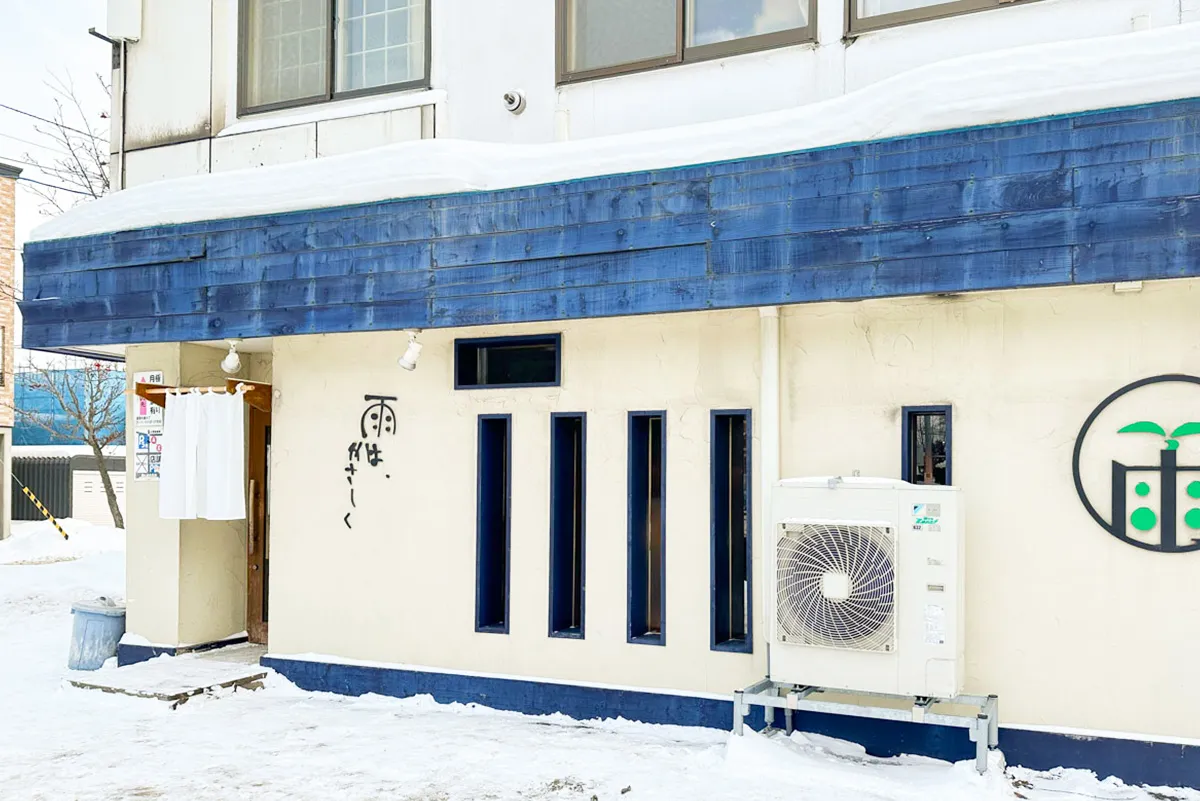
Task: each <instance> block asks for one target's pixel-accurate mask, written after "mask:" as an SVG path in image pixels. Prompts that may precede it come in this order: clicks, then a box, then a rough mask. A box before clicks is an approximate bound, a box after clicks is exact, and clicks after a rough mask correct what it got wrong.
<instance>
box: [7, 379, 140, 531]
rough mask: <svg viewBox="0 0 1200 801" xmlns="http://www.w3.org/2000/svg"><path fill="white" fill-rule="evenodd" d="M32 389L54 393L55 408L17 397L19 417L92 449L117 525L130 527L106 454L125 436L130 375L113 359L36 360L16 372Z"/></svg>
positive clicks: (51, 394)
mask: <svg viewBox="0 0 1200 801" xmlns="http://www.w3.org/2000/svg"><path fill="white" fill-rule="evenodd" d="M16 376H19V380H21V381H23V382H24V383H25V385H26V386H27V387H28V389H30V390H32V391H35V392H43V393H45V394H46V395H49V396H50V397H51V398H52V399H53V400H54V404H55V407H56V408H55V409H54V410H53V411H50V412H42V411H38V410H36V409H32V408H29V405H28V404H22V405H18V404H16V403H15V402H14V404H13V407H12V408H13V414H14V416H15V417H16V419H17V420H19V421H21V422H25V423H28V424H30V425H33V426H37V427H38V428H40V429H42V430H43V431H46V432H48V433H50V434H52V435H54V436H55V437H60V438H62V439H65V440H68V441H69V440H78V441H80V442H83V443H85V444H86V445H88V446H89V447H90V448H91V449H92V454H93V455H94V456H95V457H96V461H97V463H98V465H99V468H98V469H99V471H100V482H101V483H102V484H103V485H104V493H105V495H106V496H107V498H108V508H109V511H110V512H111V513H112V516H113V523H114V524H115V525H116V526H117V528H124V527H125V520H124V518H123V517H122V515H121V509H120V507H119V506H118V505H117V495H116V491H115V490H114V489H113V485H112V478H111V477H110V476H109V473H108V465H107V464H106V462H105V460H104V449H105V448H107V447H108V446H110V445H114V444H117V443H120V442H123V441H124V437H125V377H124V373H123V372H122V371H121V369H120V367H119V366H118V365H114V364H112V363H111V362H98V361H87V360H84V359H72V360H70V361H66V362H64V363H62V364H57V365H54V366H43V365H38V364H35V363H34V362H33V361H32V360H30V361H29V362H27V364H26V366H25V367H24V368H23V369H22V370H20V371H18V372H17V373H16Z"/></svg>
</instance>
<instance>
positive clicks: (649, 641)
mask: <svg viewBox="0 0 1200 801" xmlns="http://www.w3.org/2000/svg"><path fill="white" fill-rule="evenodd" d="M629 644H630V645H666V644H667V638H666V637H665V636H663V634H662V632H659V633H657V634H641V635H638V636H636V637H630V638H629Z"/></svg>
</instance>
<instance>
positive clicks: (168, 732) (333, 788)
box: [0, 521, 1200, 801]
mask: <svg viewBox="0 0 1200 801" xmlns="http://www.w3.org/2000/svg"><path fill="white" fill-rule="evenodd" d="M67 527H68V530H69V531H71V532H72V537H71V541H70V543H63V542H62V541H61V538H60V537H59V535H58V533H57V532H56V531H54V529H53V528H52V527H51V526H50V525H49V524H46V523H24V524H16V525H14V536H13V538H12V539H10V540H8V541H2V542H0V656H2V657H3V658H2V659H0V798H2V799H5V801H16V800H17V799H89V800H90V799H130V798H138V799H145V798H167V799H187V800H188V801H201V800H202V799H231V798H239V799H289V800H290V799H337V801H351V800H352V799H385V798H386V799H393V798H394V799H405V800H406V801H419V800H420V801H458V800H459V799H560V800H561V801H573V800H575V799H580V800H582V801H590V800H591V799H596V801H601V799H623V800H625V799H627V801H638V800H639V799H681V798H686V799H695V800H696V801H706V800H707V799H726V798H728V799H755V801H768V800H769V799H788V801H798V800H802V799H814V800H816V799H819V800H820V801H850V800H852V799H853V800H854V801H858V800H860V799H862V800H865V799H879V800H881V801H882V799H889V801H906V800H907V799H911V800H912V801H918V800H919V801H937V800H938V799H945V801H995V800H996V799H1008V798H1020V797H1024V798H1030V799H1051V798H1054V799H1069V798H1072V797H1074V798H1089V797H1090V798H1099V799H1109V800H1111V801H1151V799H1159V800H1160V801H1161V800H1162V799H1190V800H1192V801H1200V793H1196V792H1194V791H1183V790H1169V791H1164V790H1161V789H1159V790H1156V791H1155V792H1156V793H1157V794H1156V795H1152V794H1151V793H1150V792H1148V791H1147V790H1145V789H1142V788H1131V787H1126V786H1124V785H1122V784H1121V783H1120V782H1116V781H1115V780H1110V781H1106V782H1099V781H1097V780H1096V779H1095V778H1094V777H1093V776H1091V774H1087V773H1083V772H1080V771H1064V772H1057V773H1051V774H1034V773H1031V772H1028V771H1019V770H1017V771H1009V772H1008V773H1007V774H1005V773H1003V772H1002V771H1001V770H1000V760H999V759H997V760H996V765H995V766H994V767H995V769H994V770H992V771H991V772H989V774H988V775H987V776H985V777H980V776H978V775H977V774H976V773H975V772H974V771H973V769H972V766H971V765H970V764H969V763H961V764H958V765H949V764H946V763H943V762H937V761H934V760H928V759H917V758H906V759H894V760H876V759H872V758H869V757H866V756H865V755H864V754H863V753H862V752H861V750H860V749H858V748H857V747H856V746H853V745H850V744H848V743H843V742H839V741H835V740H829V739H826V738H821V737H816V736H812V735H809V736H805V735H801V734H797V735H794V736H793V738H792V739H790V740H787V739H784V738H765V737H762V736H761V735H756V734H748V735H747V736H745V737H743V738H734V737H731V736H730V735H728V734H727V733H725V732H720V731H714V730H706V729H694V728H683V727H675V726H648V725H644V724H636V723H628V722H623V721H608V722H595V721H593V722H579V721H574V720H571V719H569V718H566V717H562V716H549V717H528V716H523V715H518V714H515V713H508V712H495V711H492V710H488V709H483V708H477V707H467V706H459V705H450V706H445V705H439V704H436V703H434V702H433V701H432V700H430V699H429V698H414V699H407V700H397V699H391V698H382V697H377V696H364V697H361V698H347V697H342V696H335V695H326V694H322V693H308V692H304V691H301V690H299V689H297V688H296V687H295V686H293V685H292V684H290V683H289V682H287V681H286V680H285V679H283V678H282V677H280V676H277V675H274V674H272V675H270V676H269V677H268V681H267V686H266V688H265V689H263V690H260V691H257V692H245V691H239V692H234V693H227V694H224V695H220V696H213V697H201V698H197V699H194V700H192V701H190V702H188V703H187V704H184V705H183V706H181V707H179V708H178V709H176V710H174V711H172V710H170V709H168V707H167V705H166V704H164V703H161V702H158V701H153V700H142V699H135V698H129V697H125V696H116V695H108V694H105V693H101V692H97V691H94V690H80V689H75V688H72V687H70V686H69V685H66V684H65V683H64V678H65V677H66V676H67V674H68V671H67V670H66V667H65V664H66V657H67V648H68V642H69V638H70V631H71V616H70V612H69V606H70V602H71V601H72V600H76V599H79V598H91V597H95V596H98V595H107V596H110V597H120V596H121V595H123V585H124V552H123V543H124V538H123V534H122V532H119V531H115V530H113V529H109V528H106V527H101V526H87V525H86V524H80V523H75V522H73V521H67ZM51 535H53V536H51ZM55 538H58V539H57V540H56V539H55ZM74 557H78V558H74ZM53 560H58V561H53ZM1017 793H1019V795H1017Z"/></svg>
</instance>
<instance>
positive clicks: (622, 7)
mask: <svg viewBox="0 0 1200 801" xmlns="http://www.w3.org/2000/svg"><path fill="white" fill-rule="evenodd" d="M109 8H110V15H109V30H108V31H107V34H108V35H109V36H111V37H113V39H114V41H116V44H115V45H114V51H115V53H114V56H115V58H114V64H115V65H116V68H115V70H114V87H115V91H114V108H113V135H112V138H111V141H112V142H113V143H114V148H115V153H114V159H113V170H114V174H115V176H116V179H115V180H114V185H116V186H119V187H120V188H121V191H118V192H116V193H115V194H114V195H112V196H111V197H109V198H105V199H103V200H100V201H97V202H95V203H92V204H89V205H88V206H84V207H80V208H79V209H77V210H75V211H72V212H71V213H69V214H67V215H65V216H64V217H62V218H61V219H59V220H56V221H53V222H51V223H49V224H47V225H45V226H43V228H42V229H39V231H37V232H35V235H34V240H35V241H32V242H31V243H30V244H29V245H28V246H27V247H26V250H25V264H26V277H25V286H26V294H25V300H24V302H23V303H22V311H23V314H24V320H25V332H24V334H25V341H26V343H28V344H29V345H30V346H34V347H39V346H40V347H65V346H71V347H76V348H121V349H123V350H124V354H125V358H126V362H127V365H128V375H129V376H130V380H131V388H132V382H133V381H135V380H136V376H137V375H138V374H139V373H140V374H143V375H144V376H148V375H151V374H155V378H157V379H159V380H155V381H152V382H151V383H162V384H166V385H170V386H180V387H187V386H209V385H214V384H218V385H219V384H223V383H224V381H225V379H226V375H225V373H224V372H223V371H222V369H221V367H220V362H221V360H222V358H223V357H224V356H225V355H226V353H227V352H228V347H229V345H228V343H229V340H236V341H237V342H238V345H237V347H238V350H239V352H240V353H241V354H242V368H241V370H240V372H238V373H237V374H236V376H237V377H239V378H241V379H244V380H250V381H255V382H263V383H267V384H270V388H269V392H268V393H267V395H268V397H269V399H270V403H269V409H267V408H259V409H255V410H251V411H249V412H248V413H247V448H248V454H249V455H248V465H247V479H248V484H247V493H248V497H249V499H250V521H249V522H247V521H233V522H217V521H207V520H165V519H162V518H160V517H159V505H158V489H159V484H158V482H157V481H156V480H154V477H153V476H152V475H150V474H149V473H150V471H148V470H144V469H143V470H142V471H141V472H139V466H138V465H139V461H138V458H139V450H138V449H139V445H138V437H137V436H136V432H135V431H131V432H130V435H129V437H128V440H129V442H130V453H129V458H128V459H127V464H128V465H129V466H130V467H129V475H128V477H127V484H126V487H127V490H126V503H127V507H128V511H127V515H126V521H127V527H128V542H129V552H128V553H129V556H128V560H129V561H128V593H127V594H128V625H129V631H130V633H131V634H132V635H134V637H132V638H131V639H130V640H129V641H128V642H127V644H126V645H125V646H123V650H122V659H123V660H125V661H129V660H136V659H140V658H146V657H147V656H149V655H151V654H153V653H156V652H175V651H177V650H180V649H186V648H191V647H195V646H197V645H204V644H209V643H213V642H217V641H220V640H223V639H225V638H228V637H230V636H234V635H237V634H238V633H239V632H242V631H246V632H248V636H249V637H250V638H251V639H253V640H257V641H263V642H265V643H266V644H267V647H268V650H269V656H268V657H267V662H268V663H269V664H271V665H272V666H274V667H276V668H277V669H278V670H280V671H281V672H283V673H284V674H285V675H288V676H290V677H292V678H293V679H294V680H295V681H297V683H299V684H301V686H305V687H313V688H320V689H328V690H334V691H341V692H365V691H376V692H390V693H394V694H401V695H403V694H412V693H416V692H430V693H432V694H434V696H435V697H438V698H439V699H442V700H464V701H467V700H478V701H481V702H483V703H488V704H491V705H494V706H499V707H502V708H511V709H518V710H522V711H534V712H544V711H565V712H567V713H568V714H572V715H576V716H581V717H588V716H596V715H600V716H608V715H622V716H624V717H628V718H635V719H642V720H652V721H661V722H680V723H691V724H698V725H717V726H725V725H728V721H729V717H730V710H731V707H730V704H729V701H728V696H729V694H730V693H731V692H732V691H733V690H734V689H736V688H740V687H744V686H747V685H749V684H751V683H753V682H755V681H757V680H759V679H761V678H762V677H763V676H764V675H765V673H766V672H767V667H768V651H769V647H768V646H769V642H768V639H769V638H768V626H767V625H766V621H767V620H768V616H769V610H768V609H766V608H764V603H765V600H769V599H767V598H765V596H764V591H763V588H765V587H767V586H768V585H769V577H768V576H766V575H764V574H763V572H762V571H763V557H762V555H763V554H764V553H766V552H767V551H768V549H769V548H771V547H772V538H773V536H774V534H773V531H774V521H772V520H771V515H770V513H769V507H768V506H767V505H766V503H765V496H766V495H767V494H769V493H770V492H771V487H772V486H773V485H774V482H775V481H777V480H778V479H779V478H781V477H788V476H821V475H842V476H849V475H854V474H861V475H863V476H879V477H886V478H897V479H899V478H903V479H905V480H908V481H912V482H923V483H936V484H953V485H954V486H957V487H961V489H962V491H963V503H964V509H965V511H964V518H965V524H966V531H967V537H966V546H965V547H966V556H965V574H964V577H963V588H964V594H965V598H966V604H965V626H964V631H965V642H966V645H965V666H964V667H965V669H964V689H965V690H966V691H968V692H970V693H975V694H985V695H986V694H997V695H999V696H1000V698H1001V699H1002V700H1001V703H1002V707H1001V708H1002V715H1003V717H1002V720H1001V734H1000V747H1001V748H1002V749H1004V750H1005V752H1006V754H1007V755H1008V757H1009V760H1010V762H1013V763H1019V764H1025V765H1027V766H1029V767H1036V768H1042V767H1053V766H1055V765H1059V764H1066V765H1072V766H1080V767H1089V768H1092V769H1095V770H1097V771H1098V772H1100V773H1102V774H1104V773H1106V772H1107V773H1115V774H1117V775H1120V776H1122V777H1124V778H1127V779H1129V780H1131V781H1146V782H1152V783H1158V784H1188V783H1192V784H1194V783H1196V782H1197V781H1200V750H1197V746H1196V745H1195V743H1197V742H1200V740H1197V739H1196V738H1200V723H1198V721H1200V714H1197V713H1200V690H1197V686H1198V685H1197V684H1196V683H1195V682H1194V681H1193V679H1192V675H1191V674H1192V672H1193V670H1192V667H1193V660H1194V658H1195V654H1196V645H1195V637H1192V636H1190V634H1189V633H1188V631H1187V628H1186V627H1187V622H1188V621H1190V620H1192V619H1194V618H1195V617H1197V615H1198V614H1200V601H1198V600H1197V598H1196V596H1195V593H1194V592H1193V590H1192V588H1193V585H1194V583H1195V575H1196V570H1197V565H1198V564H1200V562H1197V560H1198V559H1200V554H1197V553H1195V552H1193V549H1194V548H1196V547H1197V541H1198V540H1200V517H1198V516H1200V513H1194V511H1193V508H1192V505H1191V504H1197V506H1200V501H1197V500H1196V499H1197V498H1200V484H1196V483H1195V482H1192V481H1191V480H1190V478H1189V475H1190V473H1189V469H1190V466H1192V465H1200V437H1195V438H1192V437H1190V433H1189V432H1188V430H1187V429H1186V428H1184V426H1185V425H1186V424H1187V423H1189V422H1191V421H1196V420H1200V378H1195V377H1194V376H1197V375H1200V352H1198V351H1197V346H1196V345H1195V342H1196V341H1198V339H1197V335H1200V317H1197V315H1196V313H1195V308H1196V305H1197V301H1198V300H1200V281H1198V280H1197V276H1198V275H1200V224H1198V223H1197V220H1200V3H1198V2H1197V1H1196V0H1028V2H1015V3H1009V2H1001V1H1000V0H954V1H952V2H936V0H857V2H851V3H849V4H847V3H845V2H843V0H637V2H631V1H629V0H559V2H552V1H551V0H505V2H481V1H480V2H477V1H476V0H242V2H240V3H239V2H235V0H191V1H190V2H187V3H174V2H167V1H166V0H110V3H109ZM430 140H433V141H430ZM464 140H467V141H464ZM406 332H419V333H413V334H411V335H410V334H409V333H406ZM412 341H416V342H417V343H419V344H420V345H421V346H422V347H421V350H420V353H419V360H418V361H417V362H416V365H417V369H415V370H412V371H408V370H404V369H401V368H400V367H399V366H398V365H397V360H398V359H399V358H400V357H402V356H405V354H406V351H408V353H409V357H410V358H411V357H412V355H413V354H412V351H410V350H409V345H410V342H412ZM1146 379H1153V380H1150V381H1146ZM1122 390H1126V391H1124V392H1123V393H1122ZM1118 393H1119V394H1118ZM1114 395H1115V397H1111V396H1114ZM1106 399H1109V400H1110V402H1109V403H1108V404H1105V403H1104V402H1105V401H1106ZM132 403H133V404H134V405H133V407H132V408H133V413H132V414H130V415H129V419H130V420H135V419H136V418H138V417H139V412H140V411H145V410H141V409H140V408H139V404H140V403H141V401H140V399H134V400H133V401H132ZM372 415H377V416H376V417H372ZM140 416H141V418H142V420H141V421H140V423H138V424H140V425H142V427H143V428H142V430H143V432H151V431H153V430H154V429H153V426H154V420H153V419H151V417H150V416H149V414H147V413H143V414H141V415H140ZM385 421H387V422H388V423H389V424H385ZM1140 422H1148V423H1153V424H1154V425H1157V426H1159V427H1162V428H1163V432H1162V437H1159V438H1158V439H1156V438H1155V436H1154V435H1151V434H1148V433H1147V432H1149V431H1150V430H1151V429H1150V428H1146V427H1142V428H1138V429H1136V430H1133V431H1130V432H1127V433H1125V434H1119V433H1118V431H1119V430H1120V429H1121V428H1123V427H1127V426H1129V425H1130V424H1133V423H1140ZM1139 432H1140V435H1138V436H1129V434H1139ZM1180 432H1182V433H1180ZM1163 438H1166V440H1167V442H1168V443H1169V442H1174V443H1175V445H1165V444H1164V441H1163ZM1193 440H1194V441H1193ZM165 447H170V444H169V443H167V444H166V445H165ZM1168 451H1169V454H1168ZM147 454H148V452H142V453H141V455H142V457H143V459H142V464H143V465H145V464H147V463H148V462H147V458H146V457H147ZM1163 454H1168V455H1163ZM1125 465H1135V466H1136V465H1142V467H1129V468H1127V469H1126V468H1125ZM1118 467H1120V468H1121V470H1122V471H1126V472H1130V473H1131V474H1132V473H1136V474H1137V476H1136V477H1137V479H1138V480H1137V481H1133V480H1132V478H1131V479H1130V482H1129V487H1130V488H1129V489H1128V491H1127V492H1123V491H1122V490H1121V489H1120V488H1119V487H1118V489H1117V490H1113V481H1114V480H1115V477H1116V476H1117V475H1118V469H1117V468H1118ZM1126 472H1120V473H1119V475H1120V476H1121V478H1122V479H1124V478H1125V477H1126ZM1172 479H1174V482H1175V484H1176V485H1177V486H1173V485H1172V483H1171V482H1172ZM1143 486H1144V487H1146V492H1142V487H1143ZM717 498H722V499H724V500H722V501H720V502H718V501H717V500H715V499H717ZM1147 498H1148V499H1147ZM1126 501H1128V502H1129V503H1128V508H1127V509H1126V508H1123V507H1124V506H1125V505H1126V504H1125V502H1126ZM1143 510H1145V512H1150V513H1151V516H1152V517H1153V520H1152V521H1150V520H1149V518H1148V517H1147V515H1146V514H1145V513H1144V512H1143ZM147 643H149V645H147ZM798 725H801V726H809V727H811V728H815V729H819V730H821V731H827V732H831V733H834V734H837V735H839V736H846V737H850V738H852V739H858V740H859V741H861V742H864V743H865V744H867V746H868V747H869V748H870V749H871V750H872V751H874V752H878V753H896V752H900V751H905V752H920V753H930V754H934V755H939V756H945V757H953V758H962V757H964V756H965V755H968V754H970V753H971V752H972V748H971V746H970V744H969V743H968V742H967V740H966V735H965V734H963V733H962V732H957V731H953V730H939V729H938V728H937V727H921V726H917V725H915V724H897V723H894V722H890V723H887V724H886V725H884V724H878V725H877V724H873V723H870V722H862V721H855V720H853V719H843V718H838V717H833V716H823V715H812V716H810V717H807V718H804V717H803V716H802V718H801V719H800V722H799V724H798ZM1080 735H1083V736H1082V737H1081V736H1080Z"/></svg>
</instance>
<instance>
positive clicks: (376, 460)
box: [342, 395, 396, 528]
mask: <svg viewBox="0 0 1200 801" xmlns="http://www.w3.org/2000/svg"><path fill="white" fill-rule="evenodd" d="M363 400H364V401H366V403H367V408H366V409H364V410H363V413H362V415H361V416H360V417H359V418H358V433H359V439H357V440H355V441H354V442H351V443H350V445H349V447H347V449H346V482H347V483H348V484H349V485H350V511H349V512H346V516H345V517H344V518H342V520H343V522H345V524H346V528H354V526H353V524H351V522H350V516H351V515H352V514H354V510H355V509H357V508H358V503H357V501H356V500H355V498H354V490H355V486H354V477H355V476H358V475H359V472H360V471H362V470H375V469H376V468H379V467H380V465H382V464H383V449H382V448H381V447H380V446H379V445H380V440H382V439H383V438H384V436H385V435H387V436H395V435H396V410H395V409H393V408H392V402H393V401H395V400H396V398H395V397H393V396H391V395H363ZM383 477H384V478H391V475H390V474H389V473H386V472H385V473H384V476H383Z"/></svg>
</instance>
